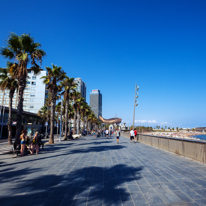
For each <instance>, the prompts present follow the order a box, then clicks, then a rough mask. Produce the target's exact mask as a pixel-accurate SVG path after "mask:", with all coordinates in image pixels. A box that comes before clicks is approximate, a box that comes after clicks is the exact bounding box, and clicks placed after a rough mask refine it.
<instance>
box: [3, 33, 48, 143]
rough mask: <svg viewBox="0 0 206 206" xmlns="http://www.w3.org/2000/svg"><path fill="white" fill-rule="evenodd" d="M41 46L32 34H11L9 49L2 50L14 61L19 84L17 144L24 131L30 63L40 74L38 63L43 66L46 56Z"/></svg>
mask: <svg viewBox="0 0 206 206" xmlns="http://www.w3.org/2000/svg"><path fill="white" fill-rule="evenodd" d="M40 46H41V44H40V43H36V42H34V39H33V38H32V37H31V36H30V34H22V35H20V36H18V35H17V34H15V33H11V34H10V36H9V38H8V40H7V47H5V48H2V49H1V55H3V56H4V57H5V58H9V59H10V60H13V61H14V62H15V65H16V69H15V71H14V78H16V79H17V83H18V106H17V124H16V139H15V142H18V141H19V136H20V133H21V129H22V113H23V95H24V89H25V87H26V78H27V66H28V63H30V64H31V68H30V69H31V70H32V71H33V72H34V73H35V74H38V72H39V71H40V66H39V64H38V63H40V64H41V63H42V58H43V56H45V55H46V53H45V52H44V51H43V50H41V49H39V47H40Z"/></svg>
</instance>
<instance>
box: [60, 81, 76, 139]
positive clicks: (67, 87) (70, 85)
mask: <svg viewBox="0 0 206 206" xmlns="http://www.w3.org/2000/svg"><path fill="white" fill-rule="evenodd" d="M61 87H62V88H63V92H62V93H61V94H62V95H64V100H65V101H66V105H65V134H64V139H67V130H68V110H69V99H70V98H71V90H72V89H74V88H75V87H76V84H75V82H74V78H73V77H72V78H69V77H66V78H65V79H64V80H63V81H62V82H61Z"/></svg>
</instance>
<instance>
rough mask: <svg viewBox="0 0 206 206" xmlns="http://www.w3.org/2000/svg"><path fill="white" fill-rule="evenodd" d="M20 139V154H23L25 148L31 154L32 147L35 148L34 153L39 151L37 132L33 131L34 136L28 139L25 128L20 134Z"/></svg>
mask: <svg viewBox="0 0 206 206" xmlns="http://www.w3.org/2000/svg"><path fill="white" fill-rule="evenodd" d="M20 140H21V156H24V154H25V150H26V148H27V149H28V150H29V152H30V153H31V155H33V154H34V149H36V155H37V154H38V152H39V144H38V132H35V134H34V137H33V138H32V139H30V138H29V137H28V136H27V130H23V131H22V133H21V135H20Z"/></svg>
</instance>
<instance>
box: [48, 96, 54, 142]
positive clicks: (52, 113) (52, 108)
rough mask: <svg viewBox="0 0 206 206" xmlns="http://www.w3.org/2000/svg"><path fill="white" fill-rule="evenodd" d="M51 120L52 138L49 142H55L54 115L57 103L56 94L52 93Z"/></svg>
mask: <svg viewBox="0 0 206 206" xmlns="http://www.w3.org/2000/svg"><path fill="white" fill-rule="evenodd" d="M51 96H52V97H51V118H50V119H51V121H50V139H49V144H54V116H55V105H56V96H55V94H54V93H53V94H51Z"/></svg>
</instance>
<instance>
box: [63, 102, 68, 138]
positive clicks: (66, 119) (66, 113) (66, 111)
mask: <svg viewBox="0 0 206 206" xmlns="http://www.w3.org/2000/svg"><path fill="white" fill-rule="evenodd" d="M68 109H69V99H67V100H66V110H65V134H64V140H66V139H67V130H68Z"/></svg>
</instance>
